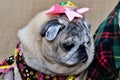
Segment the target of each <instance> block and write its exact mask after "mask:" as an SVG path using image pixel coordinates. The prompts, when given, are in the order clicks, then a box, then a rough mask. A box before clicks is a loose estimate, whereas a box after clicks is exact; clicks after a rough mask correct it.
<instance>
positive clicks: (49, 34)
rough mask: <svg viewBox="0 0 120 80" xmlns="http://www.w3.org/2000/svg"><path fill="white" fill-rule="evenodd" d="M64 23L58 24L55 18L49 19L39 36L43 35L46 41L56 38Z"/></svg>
mask: <svg viewBox="0 0 120 80" xmlns="http://www.w3.org/2000/svg"><path fill="white" fill-rule="evenodd" d="M63 27H64V25H63V24H60V23H59V22H58V20H57V19H55V20H52V21H49V22H48V23H47V24H46V25H45V26H43V28H42V30H41V33H40V34H41V36H42V37H45V38H46V39H47V40H48V41H52V40H54V39H55V38H56V36H57V34H58V33H59V32H60V31H61V30H62V29H63Z"/></svg>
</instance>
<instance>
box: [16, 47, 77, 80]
mask: <svg viewBox="0 0 120 80" xmlns="http://www.w3.org/2000/svg"><path fill="white" fill-rule="evenodd" d="M15 55H16V63H17V67H18V69H19V72H20V75H21V78H22V80H74V79H75V76H72V75H71V76H59V75H56V76H51V75H49V74H44V73H42V72H38V71H37V70H35V69H33V68H32V67H30V66H28V65H27V64H26V62H25V60H24V57H23V53H22V52H21V49H20V46H19V45H18V46H17V49H16V50H15Z"/></svg>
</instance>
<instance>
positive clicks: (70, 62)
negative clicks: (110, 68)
mask: <svg viewBox="0 0 120 80" xmlns="http://www.w3.org/2000/svg"><path fill="white" fill-rule="evenodd" d="M45 12H46V11H43V12H41V13H39V14H38V15H37V16H36V17H34V18H33V19H32V20H31V22H30V23H29V24H28V25H27V26H25V27H24V28H23V29H21V30H19V31H18V37H19V39H20V43H19V45H18V48H19V49H20V50H19V55H18V56H22V57H20V59H22V58H23V59H22V60H24V61H23V64H27V67H30V69H27V68H25V69H24V67H26V66H23V65H22V66H23V70H21V69H19V68H21V67H22V66H20V64H18V63H17V62H19V61H18V60H17V58H15V67H14V76H15V77H14V79H15V80H86V76H87V71H88V67H89V65H90V63H91V62H92V60H93V58H94V43H93V38H92V36H91V33H90V24H89V23H88V22H86V21H85V20H84V18H74V19H73V20H72V21H69V20H68V18H67V17H66V15H64V14H61V15H59V16H58V15H56V16H55V15H54V16H49V15H46V13H45ZM20 63H22V62H20ZM31 69H33V70H34V71H33V72H32V71H31V72H30V70H31ZM22 71H23V72H22ZM35 71H36V72H37V73H40V75H39V79H38V78H35V77H34V78H32V77H30V76H31V75H32V74H36V73H35ZM9 73H10V74H11V72H9ZM24 73H26V74H24ZM10 74H7V75H5V76H4V80H8V77H10ZM8 75H9V76H8ZM12 75H13V74H12ZM23 77H25V78H23ZM53 78H54V79H53ZM11 80H13V79H12V78H11Z"/></svg>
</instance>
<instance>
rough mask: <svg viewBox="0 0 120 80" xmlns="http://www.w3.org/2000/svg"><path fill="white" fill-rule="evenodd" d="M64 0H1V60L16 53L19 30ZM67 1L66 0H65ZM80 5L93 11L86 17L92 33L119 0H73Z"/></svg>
mask: <svg viewBox="0 0 120 80" xmlns="http://www.w3.org/2000/svg"><path fill="white" fill-rule="evenodd" d="M58 1H62V0H0V60H1V59H2V58H7V57H8V56H10V55H11V54H13V53H14V49H15V46H16V43H17V42H19V40H18V38H17V31H18V30H19V29H20V28H22V27H24V26H25V25H26V24H27V23H28V22H29V21H30V20H31V19H32V18H33V17H34V16H35V15H36V14H37V13H38V12H40V11H41V10H43V9H47V8H50V7H51V6H52V5H53V4H54V3H55V2H58ZM64 1H65V0H64ZM71 1H72V2H73V3H75V4H76V5H77V6H78V7H82V6H87V7H90V9H91V11H90V12H88V13H86V19H87V21H89V22H90V23H91V24H92V33H94V31H95V30H96V28H97V27H98V25H99V24H100V23H101V22H102V21H103V20H104V19H105V18H106V16H107V15H108V14H109V13H110V12H111V10H112V9H113V8H114V7H115V5H116V4H117V2H118V1H119V0H71Z"/></svg>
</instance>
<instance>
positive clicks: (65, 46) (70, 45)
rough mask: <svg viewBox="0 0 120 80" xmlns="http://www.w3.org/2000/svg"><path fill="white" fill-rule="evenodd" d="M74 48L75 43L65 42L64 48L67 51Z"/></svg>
mask: <svg viewBox="0 0 120 80" xmlns="http://www.w3.org/2000/svg"><path fill="white" fill-rule="evenodd" d="M73 47H74V43H69V42H65V43H62V48H63V49H64V50H66V51H69V50H71V49H72V48H73Z"/></svg>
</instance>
